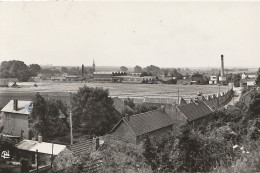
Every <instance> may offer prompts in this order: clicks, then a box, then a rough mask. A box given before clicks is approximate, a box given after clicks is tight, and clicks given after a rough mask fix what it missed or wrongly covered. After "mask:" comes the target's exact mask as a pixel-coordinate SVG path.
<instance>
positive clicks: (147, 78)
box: [112, 76, 156, 84]
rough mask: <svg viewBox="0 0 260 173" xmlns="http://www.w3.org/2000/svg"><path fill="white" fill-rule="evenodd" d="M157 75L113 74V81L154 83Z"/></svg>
mask: <svg viewBox="0 0 260 173" xmlns="http://www.w3.org/2000/svg"><path fill="white" fill-rule="evenodd" d="M155 79H156V77H155V76H143V77H139V76H113V77H112V81H113V82H118V83H136V84H138V83H139V84H141V83H150V84H152V83H154V82H155Z"/></svg>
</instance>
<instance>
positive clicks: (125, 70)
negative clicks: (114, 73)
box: [120, 66, 128, 72]
mask: <svg viewBox="0 0 260 173" xmlns="http://www.w3.org/2000/svg"><path fill="white" fill-rule="evenodd" d="M120 70H121V71H124V72H127V71H128V68H127V67H126V66H121V67H120Z"/></svg>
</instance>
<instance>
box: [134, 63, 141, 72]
mask: <svg viewBox="0 0 260 173" xmlns="http://www.w3.org/2000/svg"><path fill="white" fill-rule="evenodd" d="M142 72H143V69H142V67H140V66H138V65H136V66H135V67H134V73H142Z"/></svg>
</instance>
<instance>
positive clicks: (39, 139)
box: [38, 135, 42, 143]
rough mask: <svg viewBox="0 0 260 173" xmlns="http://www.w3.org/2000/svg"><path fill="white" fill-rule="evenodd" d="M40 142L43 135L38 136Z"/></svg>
mask: <svg viewBox="0 0 260 173" xmlns="http://www.w3.org/2000/svg"><path fill="white" fill-rule="evenodd" d="M38 142H39V143H41V142H42V136H41V135H39V136H38Z"/></svg>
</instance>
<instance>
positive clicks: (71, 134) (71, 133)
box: [70, 92, 73, 145]
mask: <svg viewBox="0 0 260 173" xmlns="http://www.w3.org/2000/svg"><path fill="white" fill-rule="evenodd" d="M71 107H72V106H71V92H70V144H71V145H72V144H73V129H72V112H71Z"/></svg>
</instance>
